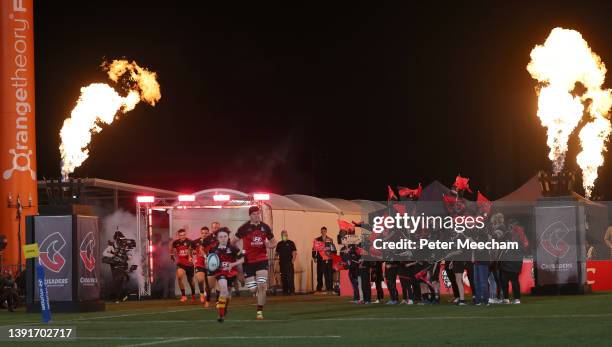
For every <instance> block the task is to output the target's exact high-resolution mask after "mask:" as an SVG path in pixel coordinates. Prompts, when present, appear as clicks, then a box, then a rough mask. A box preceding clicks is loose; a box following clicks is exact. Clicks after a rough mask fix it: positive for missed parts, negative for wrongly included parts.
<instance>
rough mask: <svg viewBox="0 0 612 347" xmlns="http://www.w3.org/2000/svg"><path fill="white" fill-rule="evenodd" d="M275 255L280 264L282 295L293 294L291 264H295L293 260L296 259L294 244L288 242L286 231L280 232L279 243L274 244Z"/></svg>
mask: <svg viewBox="0 0 612 347" xmlns="http://www.w3.org/2000/svg"><path fill="white" fill-rule="evenodd" d="M276 254H278V260H279V264H280V272H281V282H282V285H283V294H285V295H292V294H295V284H294V281H293V271H294V270H293V263H295V259H296V258H297V249H296V248H295V243H293V241H291V240H289V235H288V233H287V230H283V231H281V241H280V242H279V243H277V244H276Z"/></svg>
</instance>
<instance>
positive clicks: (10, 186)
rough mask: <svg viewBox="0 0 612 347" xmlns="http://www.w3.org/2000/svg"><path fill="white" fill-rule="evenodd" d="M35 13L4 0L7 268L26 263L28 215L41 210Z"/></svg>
mask: <svg viewBox="0 0 612 347" xmlns="http://www.w3.org/2000/svg"><path fill="white" fill-rule="evenodd" d="M33 12H34V8H33V0H2V1H0V74H1V79H0V174H1V175H2V177H1V178H0V234H4V235H5V236H6V237H7V238H8V241H9V242H8V245H7V248H6V249H5V250H4V255H3V257H2V265H17V264H20V263H21V264H22V265H24V264H25V263H24V261H23V254H22V252H20V248H21V247H20V245H19V240H21V245H23V244H25V216H26V215H31V214H35V213H36V212H37V207H38V196H37V194H36V137H35V129H34V127H35V122H34V13H33ZM20 207H21V208H20ZM19 215H21V218H19ZM19 220H21V223H19ZM19 230H20V233H19V232H18V231H19ZM13 269H15V268H13Z"/></svg>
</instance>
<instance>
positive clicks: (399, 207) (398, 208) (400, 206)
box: [393, 204, 406, 215]
mask: <svg viewBox="0 0 612 347" xmlns="http://www.w3.org/2000/svg"><path fill="white" fill-rule="evenodd" d="M393 209H394V210H396V211H397V212H398V213H399V214H402V215H403V214H406V206H404V204H393Z"/></svg>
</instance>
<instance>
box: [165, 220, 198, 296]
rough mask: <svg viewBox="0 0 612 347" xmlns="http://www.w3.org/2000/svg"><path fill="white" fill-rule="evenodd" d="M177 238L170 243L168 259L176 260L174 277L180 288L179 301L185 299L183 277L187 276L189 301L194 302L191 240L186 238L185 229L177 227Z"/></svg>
mask: <svg viewBox="0 0 612 347" xmlns="http://www.w3.org/2000/svg"><path fill="white" fill-rule="evenodd" d="M176 234H177V237H178V238H177V239H176V240H174V241H173V242H172V243H171V244H170V259H172V261H176V277H177V278H178V284H179V288H180V289H181V302H186V301H187V296H186V295H185V284H184V283H183V278H184V277H185V275H186V276H187V282H188V283H189V287H190V288H191V302H195V288H194V285H193V270H194V269H193V258H192V256H191V245H192V243H193V242H192V241H191V240H189V239H188V238H187V232H186V231H185V229H179V230H178V231H177V232H176Z"/></svg>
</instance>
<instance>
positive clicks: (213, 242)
mask: <svg viewBox="0 0 612 347" xmlns="http://www.w3.org/2000/svg"><path fill="white" fill-rule="evenodd" d="M218 244H219V241H217V236H216V235H214V234H211V235H208V236H206V237H205V238H204V240H202V248H203V249H204V253H205V254H208V252H210V250H211V249H212V248H214V247H216V246H217V245H218Z"/></svg>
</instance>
